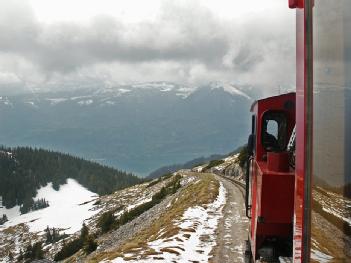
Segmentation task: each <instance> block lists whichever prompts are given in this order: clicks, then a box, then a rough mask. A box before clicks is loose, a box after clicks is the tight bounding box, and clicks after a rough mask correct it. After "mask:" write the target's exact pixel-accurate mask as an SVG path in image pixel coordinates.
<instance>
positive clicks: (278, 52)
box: [0, 0, 295, 95]
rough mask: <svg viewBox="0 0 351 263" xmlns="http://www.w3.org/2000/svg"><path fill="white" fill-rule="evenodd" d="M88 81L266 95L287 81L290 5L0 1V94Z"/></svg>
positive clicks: (231, 0)
mask: <svg viewBox="0 0 351 263" xmlns="http://www.w3.org/2000/svg"><path fill="white" fill-rule="evenodd" d="M89 80H98V81H100V80H102V81H104V82H106V83H110V84H112V85H113V84H115V83H129V82H145V81H160V80H166V81H174V82H179V83H184V84H188V85H201V84H203V83H207V82H209V81H214V80H220V81H230V82H234V83H239V84H250V85H255V86H260V87H265V88H266V89H267V90H269V91H271V92H273V93H274V91H276V90H277V87H278V86H283V87H291V86H293V85H294V83H295V11H293V10H290V9H288V1H287V0H266V1H262V0H251V1H242V0H198V1H196V0H147V1H146V0H139V1H137V0H0V92H1V91H2V90H4V89H5V88H8V87H9V86H11V87H17V88H18V87H25V88H33V87H43V86H49V85H50V84H52V83H68V82H70V83H71V82H80V81H89ZM0 95H1V94H0Z"/></svg>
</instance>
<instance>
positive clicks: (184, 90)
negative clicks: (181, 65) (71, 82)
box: [0, 81, 253, 107]
mask: <svg viewBox="0 0 351 263" xmlns="http://www.w3.org/2000/svg"><path fill="white" fill-rule="evenodd" d="M204 87H207V85H205V86H204ZM208 87H210V88H211V89H223V91H224V92H226V93H229V94H231V95H234V96H242V97H244V98H246V99H248V100H253V98H252V97H251V96H250V95H248V94H247V93H246V92H244V90H245V89H248V90H251V91H252V88H251V89H250V88H248V87H244V88H240V87H236V86H235V85H234V84H231V83H224V82H219V81H216V82H211V83H209V84H208ZM200 88H202V87H198V86H193V87H190V86H185V85H179V84H175V83H170V82H146V83H137V84H131V85H117V86H114V87H110V86H108V87H99V88H90V89H81V91H83V92H85V93H87V94H86V95H84V96H70V95H69V94H67V95H66V96H63V97H55V93H52V94H50V93H37V94H35V93H33V94H32V96H33V98H35V100H32V101H25V103H27V104H29V105H31V106H33V107H37V103H38V102H41V101H48V102H49V104H50V105H51V106H56V105H58V104H61V103H67V102H70V101H75V102H76V103H77V104H79V105H90V104H92V103H93V102H94V99H95V101H96V102H97V103H98V104H99V105H108V104H111V103H109V102H111V101H108V99H113V98H118V97H121V96H125V95H128V93H131V92H137V91H138V90H153V91H159V92H163V93H164V92H170V93H172V94H174V95H175V96H178V97H181V98H183V99H186V98H188V97H189V96H190V95H191V94H193V93H194V92H195V91H197V90H198V89H200ZM73 91H74V92H76V91H80V89H75V90H73ZM60 93H62V92H60ZM45 94H46V95H45ZM30 96H31V95H30V94H28V95H25V97H30ZM1 104H3V105H7V106H10V107H13V102H12V101H11V97H10V98H9V97H8V96H2V97H1V96H0V105H1Z"/></svg>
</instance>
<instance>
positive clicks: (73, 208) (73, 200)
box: [0, 179, 100, 234]
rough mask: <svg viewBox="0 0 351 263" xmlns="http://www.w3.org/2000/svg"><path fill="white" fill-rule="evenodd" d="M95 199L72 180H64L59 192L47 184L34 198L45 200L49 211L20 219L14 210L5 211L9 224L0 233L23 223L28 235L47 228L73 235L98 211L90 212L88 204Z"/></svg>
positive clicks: (38, 211) (34, 212)
mask: <svg viewBox="0 0 351 263" xmlns="http://www.w3.org/2000/svg"><path fill="white" fill-rule="evenodd" d="M96 197H97V195H96V194H95V193H93V192H90V191H89V190H87V189H86V188H84V187H83V186H82V185H80V184H79V183H78V182H77V181H75V180H73V179H68V180H67V183H66V184H64V185H61V187H60V190H59V191H55V190H54V189H53V188H52V183H49V184H48V185H47V186H45V187H42V188H40V189H39V190H38V193H37V195H36V197H35V198H34V199H40V198H45V199H46V200H47V201H48V202H49V205H50V206H49V207H47V208H44V209H40V210H37V211H33V212H30V213H27V214H23V215H19V208H18V207H15V208H12V209H7V210H13V211H12V212H13V213H12V216H10V213H9V215H8V216H9V217H10V218H9V221H8V222H6V223H5V224H4V225H3V226H1V227H0V229H3V228H6V227H9V226H14V225H17V224H20V223H27V224H28V226H29V229H30V231H31V232H38V231H43V230H44V229H45V228H46V227H47V226H50V227H55V228H60V229H66V230H65V231H64V232H66V233H67V234H73V233H74V232H76V231H78V230H79V229H80V228H81V227H82V223H83V221H84V220H85V219H87V218H90V217H91V216H93V215H94V214H96V213H98V212H99V211H100V210H95V211H93V210H92V208H93V202H89V201H92V200H94V199H95V198H96ZM85 202H88V203H85ZM17 211H18V212H17Z"/></svg>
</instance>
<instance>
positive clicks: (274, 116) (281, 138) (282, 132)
mask: <svg viewBox="0 0 351 263" xmlns="http://www.w3.org/2000/svg"><path fill="white" fill-rule="evenodd" d="M269 120H273V121H276V122H277V124H278V134H277V139H276V141H277V145H276V146H267V142H266V138H265V134H266V132H267V123H268V121H269ZM287 136H288V116H287V114H286V112H285V111H279V110H269V111H266V112H265V113H264V114H263V116H262V125H261V144H262V147H263V149H264V150H265V151H267V152H282V151H285V150H286V142H287Z"/></svg>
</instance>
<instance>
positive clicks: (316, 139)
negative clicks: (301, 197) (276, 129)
mask: <svg viewBox="0 0 351 263" xmlns="http://www.w3.org/2000/svg"><path fill="white" fill-rule="evenodd" d="M313 32H314V36H313V41H314V43H313V50H314V72H313V89H314V90H313V96H314V98H313V180H312V183H313V188H312V218H311V220H312V222H311V241H312V242H311V258H312V260H311V262H351V161H350V160H351V139H350V136H351V3H350V0H335V1H330V0H319V1H315V7H314V19H313Z"/></svg>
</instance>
